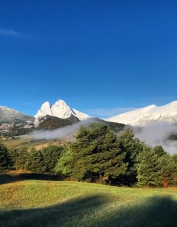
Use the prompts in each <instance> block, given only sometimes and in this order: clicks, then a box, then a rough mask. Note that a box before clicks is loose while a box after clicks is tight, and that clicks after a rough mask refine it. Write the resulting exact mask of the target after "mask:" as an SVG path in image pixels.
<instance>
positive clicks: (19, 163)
mask: <svg viewBox="0 0 177 227" xmlns="http://www.w3.org/2000/svg"><path fill="white" fill-rule="evenodd" d="M9 154H10V157H11V159H12V162H13V168H14V169H16V170H19V169H25V168H26V162H27V160H28V154H29V153H28V149H27V148H26V147H22V148H11V149H10V150H9Z"/></svg>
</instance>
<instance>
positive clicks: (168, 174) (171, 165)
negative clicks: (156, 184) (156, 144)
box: [159, 154, 176, 187]
mask: <svg viewBox="0 0 177 227" xmlns="http://www.w3.org/2000/svg"><path fill="white" fill-rule="evenodd" d="M159 165H160V179H161V183H162V184H163V185H164V187H167V186H168V185H173V183H174V180H173V174H174V173H175V166H176V165H175V162H174V160H173V158H172V157H171V156H170V155H169V154H164V155H162V156H161V157H160V158H159Z"/></svg>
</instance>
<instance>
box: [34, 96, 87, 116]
mask: <svg viewBox="0 0 177 227" xmlns="http://www.w3.org/2000/svg"><path fill="white" fill-rule="evenodd" d="M46 115H49V116H55V117H58V118H63V119H66V118H69V117H70V116H71V115H74V116H75V117H77V118H78V119H79V120H84V119H86V118H88V117H89V116H88V115H87V114H85V113H82V112H79V111H78V110H75V109H71V108H70V107H69V106H68V105H67V104H66V103H65V101H63V100H58V101H57V102H56V103H55V104H54V105H52V106H51V105H50V103H49V102H45V103H44V104H42V106H41V108H40V110H39V111H38V112H37V114H36V115H35V116H34V117H35V118H36V119H40V118H41V117H44V116H46Z"/></svg>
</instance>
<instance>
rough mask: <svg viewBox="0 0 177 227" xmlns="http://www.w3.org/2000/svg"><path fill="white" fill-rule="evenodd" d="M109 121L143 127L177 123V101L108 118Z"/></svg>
mask: <svg viewBox="0 0 177 227" xmlns="http://www.w3.org/2000/svg"><path fill="white" fill-rule="evenodd" d="M107 121H111V122H119V123H124V124H129V125H132V126H143V125H145V124H146V123H152V122H160V121H167V122H169V123H177V101H174V102H171V103H169V104H167V105H164V106H159V107H157V106H155V105H150V106H147V107H144V108H140V109H136V110H133V111H130V112H127V113H124V114H119V115H117V116H114V117H111V118H108V119H107Z"/></svg>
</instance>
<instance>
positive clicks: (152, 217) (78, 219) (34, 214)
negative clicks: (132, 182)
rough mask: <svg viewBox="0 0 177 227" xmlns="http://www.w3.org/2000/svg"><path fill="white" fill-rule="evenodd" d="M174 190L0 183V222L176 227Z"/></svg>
mask: <svg viewBox="0 0 177 227" xmlns="http://www.w3.org/2000/svg"><path fill="white" fill-rule="evenodd" d="M176 223H177V190H176V189H175V188H168V189H166V188H159V189H155V188H154V189H150V188H124V187H121V188H120V187H111V186H106V185H99V184H89V183H77V182H66V181H64V182H63V181H37V180H29V181H19V182H14V183H7V184H2V185H0V226H2V227H6V226H8V227H9V226H13V227H15V226H18V227H22V226H30V227H32V226H35V227H42V226H45V227H53V226H68V227H69V226H93V227H94V226H122V227H125V226H150V227H151V226H154V227H156V226H176V225H177V224H176Z"/></svg>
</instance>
